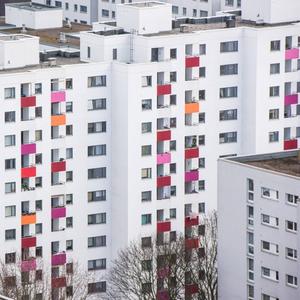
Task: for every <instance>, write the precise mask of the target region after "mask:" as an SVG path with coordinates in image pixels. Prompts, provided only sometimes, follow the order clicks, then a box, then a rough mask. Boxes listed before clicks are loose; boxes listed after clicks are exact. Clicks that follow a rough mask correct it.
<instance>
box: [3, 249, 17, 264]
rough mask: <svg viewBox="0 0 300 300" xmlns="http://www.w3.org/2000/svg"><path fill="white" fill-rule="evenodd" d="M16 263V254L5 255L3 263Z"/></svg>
mask: <svg viewBox="0 0 300 300" xmlns="http://www.w3.org/2000/svg"><path fill="white" fill-rule="evenodd" d="M15 262H16V252H12V253H5V263H6V264H14V263H15Z"/></svg>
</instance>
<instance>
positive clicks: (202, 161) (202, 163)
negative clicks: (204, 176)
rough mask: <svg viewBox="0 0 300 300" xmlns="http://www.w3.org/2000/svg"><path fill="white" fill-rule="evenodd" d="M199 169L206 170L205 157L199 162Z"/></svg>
mask: <svg viewBox="0 0 300 300" xmlns="http://www.w3.org/2000/svg"><path fill="white" fill-rule="evenodd" d="M198 167H199V168H205V157H200V158H199V160H198Z"/></svg>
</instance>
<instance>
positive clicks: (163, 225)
mask: <svg viewBox="0 0 300 300" xmlns="http://www.w3.org/2000/svg"><path fill="white" fill-rule="evenodd" d="M156 228H157V232H168V231H170V230H171V222H170V221H167V222H158V223H157V226H156Z"/></svg>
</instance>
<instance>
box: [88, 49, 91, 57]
mask: <svg viewBox="0 0 300 300" xmlns="http://www.w3.org/2000/svg"><path fill="white" fill-rule="evenodd" d="M87 57H88V58H91V47H87Z"/></svg>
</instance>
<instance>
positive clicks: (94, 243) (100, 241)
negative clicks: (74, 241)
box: [88, 235, 106, 248]
mask: <svg viewBox="0 0 300 300" xmlns="http://www.w3.org/2000/svg"><path fill="white" fill-rule="evenodd" d="M105 246H106V235H101V236H93V237H89V238H88V248H95V247H105Z"/></svg>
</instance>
